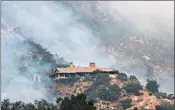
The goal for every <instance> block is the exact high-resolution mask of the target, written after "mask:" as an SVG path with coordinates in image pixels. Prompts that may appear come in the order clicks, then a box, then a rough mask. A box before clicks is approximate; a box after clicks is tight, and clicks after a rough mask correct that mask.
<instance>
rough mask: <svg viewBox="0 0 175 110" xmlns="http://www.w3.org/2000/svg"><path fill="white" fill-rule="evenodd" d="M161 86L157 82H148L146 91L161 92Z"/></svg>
mask: <svg viewBox="0 0 175 110" xmlns="http://www.w3.org/2000/svg"><path fill="white" fill-rule="evenodd" d="M158 88H159V85H158V84H157V82H156V81H155V80H149V79H148V80H147V84H146V89H147V90H148V91H151V92H152V93H155V92H159V90H158Z"/></svg>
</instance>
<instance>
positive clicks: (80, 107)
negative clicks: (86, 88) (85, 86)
mask: <svg viewBox="0 0 175 110" xmlns="http://www.w3.org/2000/svg"><path fill="white" fill-rule="evenodd" d="M93 103H94V102H93V101H92V100H91V101H86V96H85V95H84V94H82V93H81V94H78V95H77V96H74V95H72V96H71V98H68V97H65V98H64V99H63V100H62V102H61V106H60V108H61V110H95V109H96V108H95V107H94V104H93Z"/></svg>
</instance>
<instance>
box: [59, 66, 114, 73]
mask: <svg viewBox="0 0 175 110" xmlns="http://www.w3.org/2000/svg"><path fill="white" fill-rule="evenodd" d="M56 69H57V71H58V73H76V72H93V71H95V70H100V71H107V72H109V71H113V69H112V68H92V67H67V68H56Z"/></svg>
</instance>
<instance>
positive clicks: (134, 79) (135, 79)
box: [129, 75, 139, 82]
mask: <svg viewBox="0 0 175 110" xmlns="http://www.w3.org/2000/svg"><path fill="white" fill-rule="evenodd" d="M129 80H131V81H137V82H138V81H139V80H138V79H137V78H136V77H135V76H133V75H131V76H130V77H129Z"/></svg>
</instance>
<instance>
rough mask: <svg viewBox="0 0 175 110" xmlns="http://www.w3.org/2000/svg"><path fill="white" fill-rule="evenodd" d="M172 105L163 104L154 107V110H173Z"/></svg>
mask: <svg viewBox="0 0 175 110" xmlns="http://www.w3.org/2000/svg"><path fill="white" fill-rule="evenodd" d="M174 106H175V105H174V104H170V103H163V104H160V105H156V106H155V108H156V110H174Z"/></svg>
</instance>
